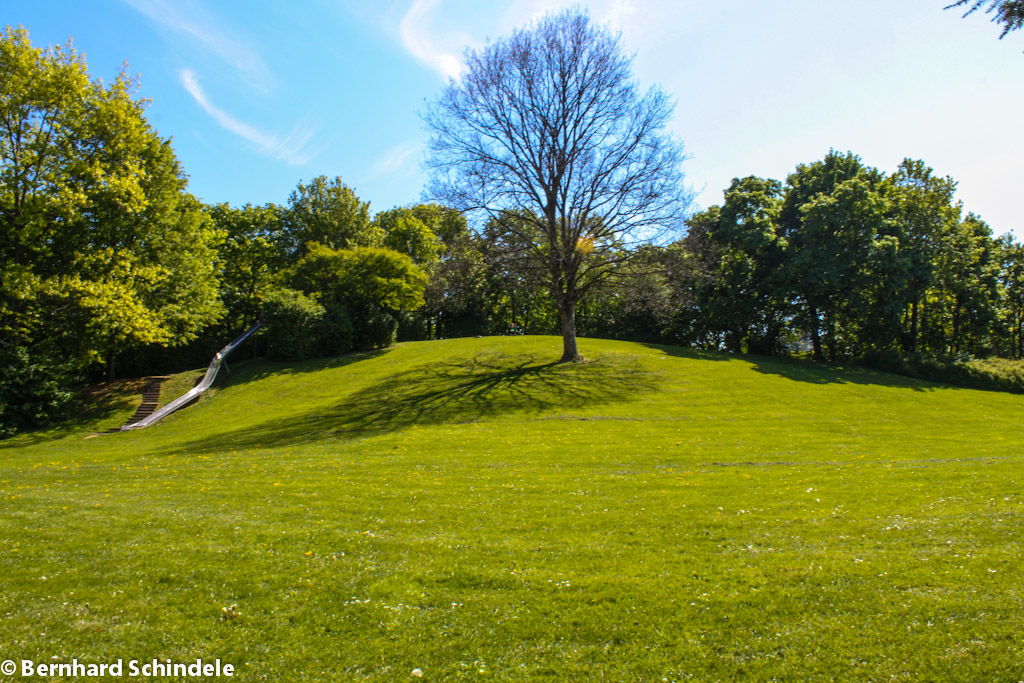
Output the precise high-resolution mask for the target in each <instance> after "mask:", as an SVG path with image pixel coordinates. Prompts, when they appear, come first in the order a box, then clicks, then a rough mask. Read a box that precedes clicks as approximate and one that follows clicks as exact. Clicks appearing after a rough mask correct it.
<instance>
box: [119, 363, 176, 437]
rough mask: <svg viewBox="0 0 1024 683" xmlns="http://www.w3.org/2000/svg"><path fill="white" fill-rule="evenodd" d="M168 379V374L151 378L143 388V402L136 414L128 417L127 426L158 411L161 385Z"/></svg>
mask: <svg viewBox="0 0 1024 683" xmlns="http://www.w3.org/2000/svg"><path fill="white" fill-rule="evenodd" d="M168 379H169V377H168V376H167V375H163V376H156V377H150V378H149V381H148V382H146V386H145V388H144V389H143V390H142V403H140V404H139V407H138V408H137V409H136V411H135V414H134V415H132V416H131V417H130V418H128V421H127V422H126V423H125V426H128V425H133V424H135V423H136V422H138V421H139V420H142V419H144V418H147V417H149V416H150V415H152V414H153V413H154V412H155V411H156V409H157V406H159V405H160V386H161V385H162V384H163V383H164V382H166V381H167V380H168Z"/></svg>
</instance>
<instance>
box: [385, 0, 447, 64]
mask: <svg viewBox="0 0 1024 683" xmlns="http://www.w3.org/2000/svg"><path fill="white" fill-rule="evenodd" d="M438 4H439V2H438V0H415V1H414V2H413V3H412V7H410V8H409V11H408V12H406V13H405V16H404V17H402V22H401V24H399V27H398V32H399V35H400V36H401V38H402V45H404V46H405V49H406V50H408V51H409V52H411V53H412V55H413V56H414V57H416V59H418V60H420V61H421V62H423V63H424V64H426V65H427V66H429V67H431V68H432V69H435V70H436V71H438V72H439V73H440V74H441V75H442V76H444V77H445V78H458V77H459V74H460V73H462V63H461V62H460V61H459V59H458V58H457V57H456V56H455V55H453V54H452V53H451V52H447V51H445V50H443V49H441V48H439V47H437V46H436V45H435V43H434V40H433V38H432V37H431V35H430V34H429V33H428V27H429V26H430V15H431V13H432V11H433V10H434V8H436V7H437V5H438Z"/></svg>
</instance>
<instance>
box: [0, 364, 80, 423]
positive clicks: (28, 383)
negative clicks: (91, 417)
mask: <svg viewBox="0 0 1024 683" xmlns="http://www.w3.org/2000/svg"><path fill="white" fill-rule="evenodd" d="M70 379H71V373H70V372H69V368H67V367H65V366H64V365H62V364H61V363H59V362H57V361H54V360H52V359H48V358H42V357H33V356H32V355H31V354H30V353H29V351H28V350H27V349H25V348H24V347H21V346H14V347H7V348H3V349H2V350H0V437H7V436H11V435H12V434H15V433H17V432H20V431H25V430H27V429H34V428H37V427H42V426H45V425H47V424H49V423H50V422H52V421H53V420H54V419H55V418H57V417H59V416H61V415H62V414H63V412H64V409H65V408H66V407H67V405H68V404H69V403H70V402H71V399H72V392H71V391H70V389H69V385H70Z"/></svg>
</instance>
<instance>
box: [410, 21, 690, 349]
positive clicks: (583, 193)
mask: <svg viewBox="0 0 1024 683" xmlns="http://www.w3.org/2000/svg"><path fill="white" fill-rule="evenodd" d="M466 57H467V70H466V72H465V73H464V74H463V76H462V78H461V80H458V81H456V80H450V81H449V83H448V86H447V87H446V88H445V90H444V92H443V93H442V94H441V96H440V97H439V98H438V100H437V101H436V102H433V103H432V104H431V105H429V108H428V110H427V112H426V114H425V116H424V119H425V121H426V124H427V127H428V129H429V131H430V133H431V140H430V149H429V156H428V160H427V167H428V168H429V169H430V170H431V173H432V176H431V183H430V186H429V188H428V194H429V195H431V197H432V198H434V199H437V200H439V201H441V202H443V203H446V204H448V205H449V206H453V207H455V208H457V209H459V210H461V211H466V212H472V213H475V214H477V215H482V216H483V217H484V218H487V219H494V220H493V221H492V224H497V225H500V226H502V228H503V229H506V230H508V231H510V232H511V233H513V234H514V235H515V237H516V238H517V239H515V240H511V241H512V242H514V243H517V244H521V245H525V246H526V248H527V249H529V250H530V251H532V252H533V255H534V257H535V261H536V262H539V263H541V264H543V268H544V271H545V278H546V280H547V284H548V286H549V287H550V289H551V293H552V296H553V298H554V300H555V305H556V306H557V308H558V314H559V317H560V319H561V324H562V338H563V353H562V360H563V361H572V360H579V358H580V355H579V352H578V350H577V345H576V304H577V302H578V301H579V300H580V297H581V296H582V295H583V294H585V293H586V291H587V290H588V289H590V288H591V287H593V286H595V285H596V284H597V283H598V282H599V281H601V280H602V279H603V278H605V277H607V276H608V275H609V274H610V273H612V272H614V270H615V268H616V266H618V265H620V264H621V263H623V262H624V261H626V260H628V259H629V258H630V256H631V255H632V254H633V253H634V252H635V249H636V247H638V246H640V245H641V244H642V243H646V242H649V241H651V240H652V239H656V238H657V237H658V235H660V234H664V231H666V230H675V229H676V228H677V227H678V226H679V225H680V224H681V219H682V218H683V216H684V214H685V211H686V209H687V207H688V205H689V198H690V197H689V194H688V193H687V191H686V190H685V188H684V187H683V184H682V172H681V170H680V165H681V163H682V161H683V158H684V156H683V151H682V145H681V144H680V143H679V142H677V141H676V140H675V139H674V138H673V137H672V136H671V135H669V134H668V133H667V132H665V130H664V129H665V125H666V124H667V123H668V121H669V119H670V117H671V115H672V110H673V103H672V101H671V100H670V98H669V97H668V96H667V95H666V94H665V93H664V92H663V91H662V90H660V89H659V88H656V87H655V88H651V89H650V90H648V91H647V93H646V94H643V95H641V94H640V92H639V91H638V87H637V85H636V83H635V81H634V80H633V78H632V74H631V67H632V61H633V60H632V57H631V56H630V55H627V54H626V53H625V52H624V51H623V48H622V45H621V39H620V37H619V36H618V35H614V34H612V33H611V32H610V31H608V30H607V29H605V28H603V27H601V26H599V25H596V24H595V23H593V22H592V21H591V20H590V17H589V16H587V15H586V14H584V13H580V12H579V11H571V10H570V11H564V12H562V13H559V14H552V15H547V16H545V17H544V18H541V19H540V20H538V21H537V22H536V23H535V24H532V25H529V26H527V27H526V28H524V29H520V30H517V31H515V32H514V33H513V34H512V35H511V36H509V37H507V38H502V39H499V40H497V41H495V42H493V43H489V44H488V45H487V46H486V47H484V48H483V49H481V50H479V51H467V54H466Z"/></svg>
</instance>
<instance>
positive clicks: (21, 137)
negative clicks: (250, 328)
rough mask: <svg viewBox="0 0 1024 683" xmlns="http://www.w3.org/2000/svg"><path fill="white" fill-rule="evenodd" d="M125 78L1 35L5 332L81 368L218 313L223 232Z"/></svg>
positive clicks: (66, 50)
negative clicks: (191, 190)
mask: <svg viewBox="0 0 1024 683" xmlns="http://www.w3.org/2000/svg"><path fill="white" fill-rule="evenodd" d="M135 87H136V84H135V83H134V82H133V81H132V80H131V79H130V78H129V77H128V76H127V75H126V74H125V73H124V72H122V73H120V74H119V75H118V76H117V77H116V78H115V79H114V80H113V81H112V82H110V83H109V84H104V82H103V81H101V80H91V79H90V78H89V74H88V72H87V69H86V64H85V60H84V59H83V58H82V57H81V55H79V54H78V53H77V52H76V51H75V50H74V48H73V47H72V46H71V44H70V43H68V44H67V45H63V46H57V47H51V48H47V49H45V50H43V49H39V48H35V47H33V46H32V45H31V43H30V41H29V37H28V33H27V32H26V31H25V30H24V29H21V28H18V29H11V28H9V27H8V28H7V29H6V30H5V32H4V35H3V39H2V40H0V222H2V228H3V229H2V231H0V234H2V237H0V260H2V263H3V266H2V268H3V270H2V272H0V328H2V329H3V331H4V333H5V337H6V338H7V339H9V340H10V341H11V342H13V343H15V344H18V345H22V346H25V347H26V348H29V349H33V350H34V351H33V352H34V353H37V352H38V353H44V354H48V355H50V356H52V357H59V358H62V359H64V360H66V361H68V362H70V363H71V364H72V365H74V366H76V367H77V368H79V369H81V368H84V367H88V366H90V365H92V364H96V363H101V364H105V365H106V367H107V368H108V369H109V370H110V371H112V370H113V368H114V359H115V358H116V356H117V355H118V354H119V353H121V352H123V351H125V350H128V349H132V348H137V347H140V346H143V345H148V344H159V345H165V346H169V345H177V344H183V343H186V342H188V341H190V340H192V339H194V338H195V337H196V335H197V334H198V332H199V331H200V330H201V329H202V328H203V327H204V326H205V325H207V324H208V323H209V322H210V321H212V320H214V319H216V318H217V316H218V315H219V314H220V311H221V307H220V303H219V300H218V298H217V282H216V278H215V272H214V261H215V258H214V248H215V245H216V243H217V241H218V240H219V235H218V234H217V232H216V231H215V230H214V229H213V227H212V225H211V224H210V222H209V221H208V220H207V218H206V215H205V214H204V213H203V211H202V207H201V205H200V203H199V202H198V201H197V200H195V199H194V198H193V197H192V196H191V195H189V194H188V193H187V192H186V184H187V183H186V179H185V175H184V173H183V171H182V169H181V166H180V165H179V163H178V161H177V159H176V157H175V155H174V152H173V150H172V149H171V147H170V144H169V142H168V141H166V140H163V139H161V138H160V137H159V136H158V135H157V133H156V132H155V131H154V130H153V129H152V128H151V127H150V126H149V124H148V123H147V122H146V119H145V117H144V108H145V104H146V103H145V101H144V100H141V99H138V98H136V97H135V95H134V92H135Z"/></svg>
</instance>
